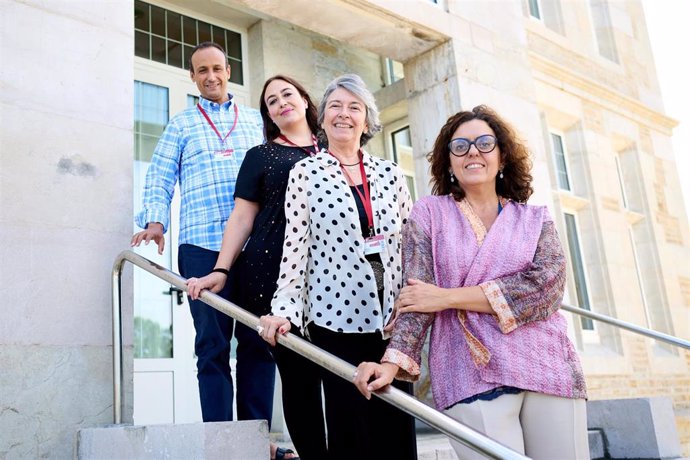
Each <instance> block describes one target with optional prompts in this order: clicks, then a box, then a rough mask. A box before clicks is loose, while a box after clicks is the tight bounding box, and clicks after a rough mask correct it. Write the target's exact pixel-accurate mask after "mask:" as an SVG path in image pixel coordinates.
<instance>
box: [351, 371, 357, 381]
mask: <svg viewBox="0 0 690 460" xmlns="http://www.w3.org/2000/svg"><path fill="white" fill-rule="evenodd" d="M357 372H358V370H357V369H355V373H354V374H352V378H353V379H356V378H357Z"/></svg>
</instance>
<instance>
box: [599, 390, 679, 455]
mask: <svg viewBox="0 0 690 460" xmlns="http://www.w3.org/2000/svg"><path fill="white" fill-rule="evenodd" d="M587 427H588V428H589V429H590V430H593V429H600V430H602V431H603V433H604V436H605V438H606V441H607V443H608V454H609V455H610V456H611V458H621V459H622V458H677V457H680V456H681V447H680V441H679V439H678V432H677V431H676V424H675V418H674V415H673V405H672V403H671V399H670V398H666V397H657V398H634V399H610V400H602V401H589V402H588V403H587Z"/></svg>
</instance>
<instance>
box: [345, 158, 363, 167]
mask: <svg viewBox="0 0 690 460" xmlns="http://www.w3.org/2000/svg"><path fill="white" fill-rule="evenodd" d="M361 162H362V160H359V161H358V162H357V163H352V164H349V165H346V164H345V163H340V166H347V167H350V168H351V167H353V166H357V165H358V164H360V163H361Z"/></svg>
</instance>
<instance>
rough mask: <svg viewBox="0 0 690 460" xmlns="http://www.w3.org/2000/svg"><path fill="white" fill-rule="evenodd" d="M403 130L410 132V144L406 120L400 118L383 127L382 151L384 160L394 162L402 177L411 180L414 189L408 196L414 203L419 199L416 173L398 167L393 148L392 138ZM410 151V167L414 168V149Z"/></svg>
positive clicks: (408, 124) (407, 121)
mask: <svg viewBox="0 0 690 460" xmlns="http://www.w3.org/2000/svg"><path fill="white" fill-rule="evenodd" d="M405 128H407V129H408V130H410V143H412V129H411V126H410V122H409V120H408V119H407V118H401V119H399V120H396V121H394V122H391V123H387V124H386V125H385V127H384V128H383V135H384V136H383V138H384V149H385V151H386V158H387V159H388V160H390V161H393V162H395V163H396V164H397V165H398V166H399V167H400V169H401V170H402V172H403V175H404V176H405V178H406V179H407V178H408V177H409V178H411V179H412V184H413V186H414V188H413V189H412V190H410V195H411V197H412V201H413V202H414V201H416V200H417V199H418V198H419V193H418V190H417V172H416V170H414V169H413V170H409V169H405V168H403V167H402V165H400V163H399V162H398V159H397V152H396V148H395V143H394V141H393V136H394V135H395V134H396V133H398V132H400V131H402V130H404V129H405ZM410 149H411V150H412V152H411V153H412V166H414V165H415V159H414V149H413V148H412V146H410ZM408 185H409V184H408ZM408 188H409V187H408Z"/></svg>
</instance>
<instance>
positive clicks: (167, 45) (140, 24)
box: [134, 0, 244, 85]
mask: <svg viewBox="0 0 690 460" xmlns="http://www.w3.org/2000/svg"><path fill="white" fill-rule="evenodd" d="M205 41H215V42H216V43H218V44H219V45H221V46H222V47H223V48H225V52H226V53H227V58H228V60H229V64H230V66H232V71H231V73H230V81H231V82H232V83H236V84H238V85H242V84H244V74H243V72H242V36H241V35H240V34H239V33H237V32H233V31H232V30H228V29H224V28H222V27H219V26H216V25H212V24H209V23H207V22H204V21H199V20H197V19H194V18H190V17H188V16H184V15H182V14H179V13H175V12H174V11H170V10H166V9H163V8H160V7H158V6H155V5H149V4H148V3H145V2H142V1H140V0H136V1H135V2H134V55H135V56H138V57H141V58H144V59H150V60H152V61H156V62H160V63H162V64H167V65H171V66H173V67H179V68H182V69H185V70H189V65H188V62H189V56H190V55H191V54H192V49H193V48H194V46H196V45H197V44H198V43H201V42H205Z"/></svg>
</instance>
